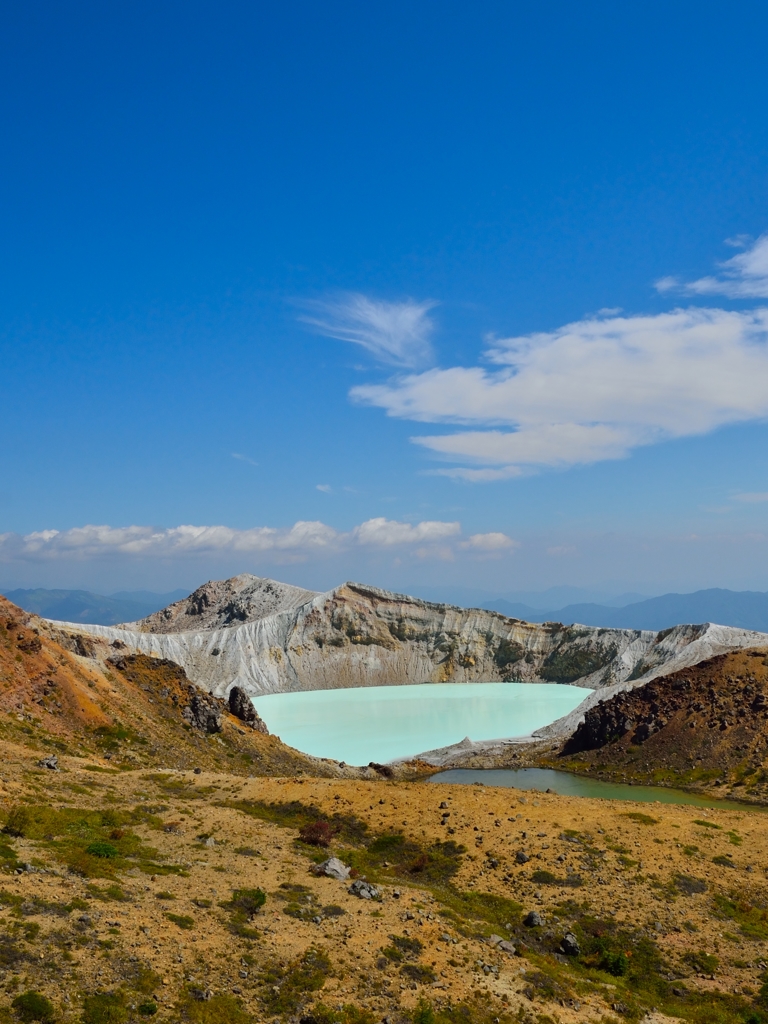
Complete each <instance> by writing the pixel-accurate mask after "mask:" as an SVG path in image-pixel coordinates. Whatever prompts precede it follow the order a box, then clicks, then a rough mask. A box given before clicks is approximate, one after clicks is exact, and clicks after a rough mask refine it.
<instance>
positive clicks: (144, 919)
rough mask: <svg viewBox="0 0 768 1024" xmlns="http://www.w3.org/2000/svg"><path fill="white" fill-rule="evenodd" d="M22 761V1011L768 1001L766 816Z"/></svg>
mask: <svg viewBox="0 0 768 1024" xmlns="http://www.w3.org/2000/svg"><path fill="white" fill-rule="evenodd" d="M3 754H4V770H3V776H2V789H1V790H0V792H2V796H3V802H4V809H3V811H2V813H1V814H0V826H1V827H2V830H3V831H2V842H1V843H0V858H2V861H1V863H2V868H1V869H0V873H2V877H1V878H0V906H2V912H1V913H0V964H1V965H2V969H3V970H4V972H5V973H4V985H3V992H2V995H1V996H0V1004H2V1006H4V1007H5V1008H2V1007H0V1019H3V1020H6V1021H8V1022H10V1021H11V1020H34V1019H37V1020H58V1021H61V1022H70V1021H71V1022H73V1024H74V1022H78V1024H79V1022H82V1024H124V1022H128V1021H140V1020H142V1019H154V1020H158V1021H164V1022H165V1021H167V1022H169V1024H170V1022H173V1024H176V1022H180V1021H184V1022H190V1024H222V1022H224V1024H227V1022H231V1024H250V1022H254V1024H256V1022H261V1021H270V1022H298V1021H302V1022H304V1024H315V1022H318V1024H330V1022H334V1021H337V1022H341V1024H376V1022H379V1021H389V1022H390V1024H400V1022H405V1021H415V1022H421V1024H423V1022H426V1021H431V1022H437V1024H449V1022H454V1021H461V1022H465V1024H472V1022H475V1024H492V1022H493V1024H502V1022H503V1024H511V1022H512V1021H520V1022H530V1024H535V1022H538V1024H551V1022H552V1021H561V1022H563V1024H571V1022H576V1021H590V1022H603V1024H609V1022H617V1024H618V1022H620V1021H622V1020H629V1021H637V1020H640V1019H641V1018H642V1019H646V1020H649V1021H653V1022H655V1024H663V1022H665V1021H666V1019H667V1018H674V1019H681V1020H684V1021H690V1022H691V1024H700V1022H710V1021H711V1022H713V1024H714V1022H716V1024H742V1022H743V1024H758V1022H760V1021H763V1020H764V1019H765V1018H766V1012H767V1011H766V1009H765V1003H766V997H765V996H764V994H763V991H764V978H765V966H766V965H765V961H764V957H765V950H766V940H768V887H767V886H766V879H765V870H766V867H768V861H766V858H765V850H766V849H768V816H766V815H764V814H761V813H756V812H752V813H745V812H733V811H702V810H700V809H699V810H697V809H693V808H686V807H674V806H660V805H647V804H646V805H642V806H638V805H633V804H620V803H615V804H613V803H609V802H606V801H588V800H575V799H571V800H569V799H565V798H561V797H558V796H555V795H549V794H535V793H533V794H531V793H529V794H525V795H523V794H521V793H519V792H515V791H511V790H491V789H486V788H484V787H478V786H471V787H447V786H439V785H430V784H424V783H421V784H417V783H396V782H388V781H385V780H381V781H378V782H361V781H358V782H350V781H339V780H316V779H302V778H296V777H291V778H283V779H280V778H277V779H265V778H261V779H244V778H242V777H235V776H232V775H230V774H224V773H216V772H207V771H206V772H202V773H201V774H199V775H198V774H195V773H194V772H188V771H147V770H138V771H124V772H121V771H118V770H115V769H111V768H107V767H100V766H96V765H88V764H86V763H85V762H83V760H82V759H76V758H64V759H63V760H62V763H61V766H60V768H61V770H60V771H57V772H53V771H50V770H48V769H46V768H42V767H36V766H35V763H34V762H33V761H31V760H30V758H29V757H28V755H25V754H23V753H22V752H21V751H20V750H19V749H18V748H14V747H11V746H10V745H8V744H5V745H4V747H3ZM97 768H98V770H96V769H97ZM318 842H319V843H321V844H326V843H327V845H317V844H318ZM331 854H333V855H336V856H337V857H338V858H339V859H340V860H341V862H342V864H343V865H345V866H346V867H347V868H350V869H352V874H351V876H350V877H349V878H348V879H347V880H346V881H342V880H339V879H336V878H332V877H326V876H324V875H319V876H318V875H316V874H313V870H312V869H313V868H315V867H316V866H317V865H318V863H319V862H321V861H323V860H324V859H326V858H327V857H328V856H329V855H331ZM363 879H366V880H367V881H368V882H369V883H371V885H372V886H374V889H373V891H371V890H370V889H366V888H365V886H363V890H364V891H365V892H367V893H368V895H369V896H372V897H373V898H370V899H366V898H362V897H360V896H358V895H355V894H354V888H355V884H357V885H360V884H361V880H363ZM350 889H352V890H353V891H352V892H350ZM531 912H534V913H535V915H537V916H528V915H529V914H531ZM13 1007H15V1009H13ZM25 1014H26V1016H25ZM34 1014H37V1016H34ZM649 1015H650V1016H649Z"/></svg>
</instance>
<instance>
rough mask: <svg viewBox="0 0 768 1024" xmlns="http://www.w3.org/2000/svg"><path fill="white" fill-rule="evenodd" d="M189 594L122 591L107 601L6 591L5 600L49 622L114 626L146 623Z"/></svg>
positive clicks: (81, 593)
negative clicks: (155, 614)
mask: <svg viewBox="0 0 768 1024" xmlns="http://www.w3.org/2000/svg"><path fill="white" fill-rule="evenodd" d="M187 593H188V592H187V591H186V590H174V591H171V593H169V594H153V593H151V592H150V591H146V590H137V591H135V592H131V591H123V592H122V593H119V594H113V595H112V596H111V597H106V596H104V595H103V594H93V593H91V591H90V590H46V589H44V588H38V589H36V590H7V591H5V596H6V597H7V598H8V600H9V601H12V602H13V603H14V604H15V605H18V606H19V608H23V609H24V611H26V612H32V614H33V615H41V616H43V618H46V619H58V620H63V621H66V622H83V623H85V622H93V623H97V624H98V625H100V626H115V625H117V623H118V622H129V621H133V620H134V619H143V618H145V617H146V616H147V615H151V614H152V613H153V612H156V611H159V610H160V609H161V608H164V607H165V606H166V605H168V604H171V603H172V602H174V601H178V600H179V599H180V598H182V597H186V596H187Z"/></svg>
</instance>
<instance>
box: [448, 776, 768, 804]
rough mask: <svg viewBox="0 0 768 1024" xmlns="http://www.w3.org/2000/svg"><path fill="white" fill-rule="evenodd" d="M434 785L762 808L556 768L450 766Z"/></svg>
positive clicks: (675, 789) (603, 798)
mask: <svg viewBox="0 0 768 1024" xmlns="http://www.w3.org/2000/svg"><path fill="white" fill-rule="evenodd" d="M429 781H430V782H431V783H435V784H437V785H464V786H467V785H480V786H490V787H500V788H510V789H518V790H522V791H527V792H531V793H556V794H557V795H558V796H565V797H578V798H580V799H584V798H586V799H598V800H627V801H630V802H631V801H635V802H638V803H663V804H679V805H686V806H693V807H707V808H712V809H717V808H719V809H721V810H747V811H758V810H760V811H765V810H767V809H768V807H766V805H765V804H764V803H757V802H754V801H743V800H734V799H733V798H720V797H714V796H710V795H708V794H704V793H696V792H692V791H690V790H687V789H682V788H677V787H672V786H645V785H638V784H634V783H620V782H610V781H606V780H602V779H595V778H594V777H590V776H586V775H582V774H577V773H575V772H569V771H564V770H562V769H556V768H540V767H535V766H530V767H525V768H495V769H494V768H480V769H471V768H469V769H468V768H458V769H456V768H454V769H448V770H442V771H440V772H437V773H435V774H434V775H432V776H431V777H430V779H429Z"/></svg>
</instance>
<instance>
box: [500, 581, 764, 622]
mask: <svg viewBox="0 0 768 1024" xmlns="http://www.w3.org/2000/svg"><path fill="white" fill-rule="evenodd" d="M486 607H487V608H490V609H491V610H493V611H497V612H501V614H502V615H508V616H509V617H510V618H515V619H525V620H526V621H527V622H552V621H556V622H564V623H571V622H580V623H582V624H583V625H585V626H606V627H608V628H611V629H653V630H660V629H667V628H669V627H670V626H676V625H678V623H681V622H717V623H718V624H719V625H721V626H738V627H740V628H741V629H755V630H759V631H760V632H763V633H764V632H768V593H762V592H759V591H753V590H742V591H736V590H723V589H720V588H713V589H711V590H697V591H696V592H695V593H693V594H663V595H662V596H661V597H651V598H648V600H646V601H638V602H636V603H634V604H628V605H625V606H624V607H623V608H610V607H608V606H607V605H601V604H570V605H566V606H565V607H564V608H556V609H552V610H551V611H540V610H539V609H536V608H531V607H529V606H528V605H525V604H520V603H518V602H514V601H504V600H497V601H491V602H489V603H488V604H487V605H486Z"/></svg>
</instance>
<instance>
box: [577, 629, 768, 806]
mask: <svg viewBox="0 0 768 1024" xmlns="http://www.w3.org/2000/svg"><path fill="white" fill-rule="evenodd" d="M766 655H768V650H766V649H754V650H744V651H737V652H733V653H731V654H724V655H719V656H717V657H715V658H710V659H708V660H707V661H704V662H701V663H700V664H698V665H695V666H693V667H691V668H687V669H683V670H682V671H680V672H675V673H673V674H671V675H669V676H665V677H663V678H661V679H656V680H654V681H653V682H651V683H648V684H647V685H646V686H643V687H640V688H638V689H635V690H631V691H628V692H624V693H619V694H617V695H616V696H615V697H613V698H612V699H611V700H607V701H604V702H601V703H600V704H597V705H596V706H595V707H593V708H591V709H590V710H589V711H588V712H587V713H586V715H585V719H584V722H583V724H582V725H580V726H579V728H578V729H577V730H576V732H575V733H574V734H573V735H572V736H571V737H570V738H569V739H568V740H567V741H566V743H565V745H564V747H563V750H562V753H561V756H560V759H559V763H558V766H559V767H570V768H573V769H575V770H579V769H581V770H584V769H587V770H589V771H590V773H591V774H594V773H595V772H597V773H598V774H600V775H602V776H604V777H606V778H609V777H611V778H615V777H617V776H618V777H620V778H626V779H627V780H631V781H636V782H665V783H666V784H668V785H697V786H700V787H702V788H708V787H709V786H716V787H718V792H717V795H718V796H725V795H726V791H727V790H732V795H733V796H734V797H737V798H739V799H753V800H760V801H766V800H768V657H767V656H766ZM563 762H566V763H565V764H563Z"/></svg>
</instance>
